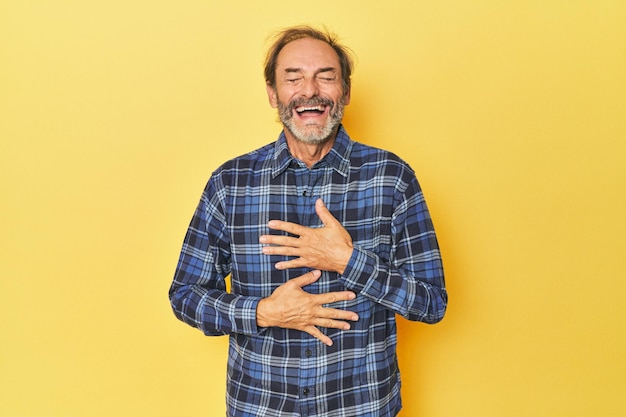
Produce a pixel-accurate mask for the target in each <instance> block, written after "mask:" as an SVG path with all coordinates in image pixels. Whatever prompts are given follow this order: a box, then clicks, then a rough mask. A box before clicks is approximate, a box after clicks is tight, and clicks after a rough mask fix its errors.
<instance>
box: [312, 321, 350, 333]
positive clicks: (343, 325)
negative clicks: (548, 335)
mask: <svg viewBox="0 0 626 417" xmlns="http://www.w3.org/2000/svg"><path fill="white" fill-rule="evenodd" d="M313 324H314V325H315V326H317V327H325V328H327V329H339V330H350V323H347V322H345V321H339V320H332V319H322V318H319V319H315V320H314V321H313Z"/></svg>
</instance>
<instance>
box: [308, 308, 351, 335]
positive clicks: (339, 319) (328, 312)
mask: <svg viewBox="0 0 626 417" xmlns="http://www.w3.org/2000/svg"><path fill="white" fill-rule="evenodd" d="M319 319H323V320H330V321H332V322H333V323H335V324H339V323H345V321H344V320H348V321H358V320H359V315H358V314H356V313H354V312H352V311H346V310H339V309H336V308H324V310H323V312H322V313H320V314H319ZM318 325H320V326H322V325H321V324H318ZM323 326H324V327H335V326H327V325H323ZM337 328H338V329H341V328H342V327H337ZM346 330H347V329H346Z"/></svg>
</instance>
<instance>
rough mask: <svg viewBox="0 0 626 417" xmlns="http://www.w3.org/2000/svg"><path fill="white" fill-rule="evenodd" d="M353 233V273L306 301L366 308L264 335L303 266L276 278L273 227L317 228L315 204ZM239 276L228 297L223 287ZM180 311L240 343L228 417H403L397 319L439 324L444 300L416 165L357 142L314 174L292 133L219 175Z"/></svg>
mask: <svg viewBox="0 0 626 417" xmlns="http://www.w3.org/2000/svg"><path fill="white" fill-rule="evenodd" d="M317 198H322V200H323V201H324V203H326V206H327V207H328V209H329V210H330V212H331V213H332V214H333V215H334V216H335V217H336V218H337V219H338V220H339V221H340V222H341V224H342V225H343V226H344V227H345V228H346V229H347V230H348V232H349V233H350V235H351V236H352V239H353V242H354V247H355V250H354V251H353V255H352V258H351V259H350V262H349V264H348V267H347V268H346V270H345V271H344V275H341V276H340V275H338V274H336V273H330V272H323V274H322V277H321V278H320V279H319V280H318V282H316V283H314V284H311V285H309V286H307V287H305V288H304V289H305V290H306V291H308V292H310V293H323V292H329V291H342V290H345V289H349V290H352V291H354V292H355V293H356V294H357V297H356V299H355V300H351V301H344V302H338V303H335V304H334V305H333V307H336V308H341V309H345V310H350V311H354V312H356V313H358V315H359V321H358V322H355V323H352V328H351V329H350V330H348V331H342V330H338V329H322V331H324V332H325V333H326V334H327V335H328V336H329V337H330V338H331V339H332V340H333V342H334V344H333V346H331V347H328V346H326V345H324V344H322V343H321V342H319V341H318V340H317V339H315V338H313V337H312V336H310V335H309V334H307V333H304V332H300V331H295V330H288V329H281V328H258V327H257V325H256V306H257V303H258V302H259V300H261V299H262V298H263V297H267V296H269V295H270V294H271V293H272V291H273V290H274V289H276V288H277V287H278V286H279V285H281V284H283V283H284V282H286V281H287V280H289V279H291V278H295V277H297V276H299V275H302V274H304V273H305V272H308V270H307V269H291V270H283V271H279V270H277V269H275V268H274V267H273V265H274V263H276V262H278V261H280V260H283V257H281V256H269V255H263V254H262V253H261V247H262V246H261V244H260V243H259V236H260V235H262V234H269V233H283V232H280V231H273V230H270V229H269V228H268V227H267V223H268V221H269V220H271V219H278V220H286V221H290V222H295V223H298V224H301V225H305V226H310V227H320V226H321V221H320V220H319V218H318V217H317V215H316V213H315V207H314V206H315V200H316V199H317ZM228 274H231V291H230V293H228V292H226V284H225V279H226V277H227V275H228ZM170 300H171V303H172V307H173V309H174V312H175V314H176V316H177V317H178V318H179V319H180V320H182V321H183V322H185V323H187V324H189V325H191V326H194V327H197V328H198V329H200V330H202V331H203V332H204V333H205V334H206V335H224V334H228V335H230V348H229V359H228V378H227V395H226V397H227V398H226V399H227V409H228V415H229V416H254V417H257V416H328V417H332V416H360V417H363V416H372V417H374V416H394V415H396V414H397V413H398V411H399V410H400V408H401V400H400V376H399V371H398V365H397V359H396V341H397V339H396V322H395V314H396V313H397V314H399V315H402V316H404V317H406V318H408V319H410V320H418V321H422V322H426V323H435V322H437V321H439V320H441V318H442V317H443V315H444V313H445V309H446V304H447V294H446V291H445V285H444V278H443V269H442V264H441V257H440V253H439V248H438V245H437V240H436V237H435V232H434V230H433V225H432V222H431V219H430V215H429V213H428V210H427V208H426V204H425V202H424V198H423V195H422V192H421V190H420V187H419V184H418V182H417V180H416V178H415V174H414V172H413V171H412V170H411V168H410V167H409V166H408V165H407V164H406V163H404V162H403V161H402V160H400V159H399V158H398V157H396V156H395V155H393V154H391V153H388V152H385V151H382V150H379V149H375V148H372V147H368V146H365V145H362V144H359V143H357V142H353V141H352V140H350V138H349V137H348V135H347V134H346V132H345V131H344V129H343V127H342V128H341V129H340V131H339V134H338V137H337V139H336V141H335V144H334V147H333V149H332V150H331V152H330V153H329V154H328V155H327V156H326V157H325V158H324V159H323V160H322V161H320V162H318V163H317V164H316V165H315V166H314V167H312V168H311V169H308V168H307V167H306V166H305V165H304V164H302V163H301V162H300V161H298V160H296V159H294V158H293V157H292V156H291V154H290V153H289V150H288V148H287V142H286V140H285V137H284V134H281V135H280V137H279V139H278V140H277V141H276V142H275V143H273V144H270V145H267V146H265V147H263V148H261V149H258V150H256V151H253V152H251V153H249V154H247V155H244V156H241V157H239V158H235V159H233V160H231V161H229V162H227V163H225V164H224V165H222V166H221V167H220V168H219V169H218V170H217V171H215V172H214V173H213V175H212V177H211V179H210V180H209V182H208V184H207V187H206V189H205V190H204V193H203V194H202V198H201V201H200V203H199V205H198V208H197V210H196V212H195V214H194V216H193V219H192V221H191V224H190V226H189V230H188V232H187V235H186V237H185V240H184V243H183V247H182V251H181V255H180V260H179V263H178V267H177V270H176V274H175V277H174V281H173V283H172V286H171V289H170Z"/></svg>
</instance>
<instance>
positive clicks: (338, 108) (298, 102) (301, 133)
mask: <svg viewBox="0 0 626 417" xmlns="http://www.w3.org/2000/svg"><path fill="white" fill-rule="evenodd" d="M318 105H325V106H327V107H328V108H329V111H328V112H329V118H328V120H327V121H326V123H325V124H324V125H323V126H318V125H316V124H308V125H305V126H296V124H295V123H294V120H293V113H294V111H295V109H296V108H297V107H300V106H318ZM344 108H345V100H344V98H343V97H341V98H340V99H339V100H338V101H337V105H335V103H333V102H332V101H331V100H329V99H326V98H322V97H313V98H311V99H308V100H307V99H303V98H302V99H295V100H292V101H291V102H289V103H288V104H284V103H283V102H281V101H280V100H278V118H279V119H280V121H281V123H282V124H283V126H285V129H287V130H289V132H290V133H291V134H292V135H293V136H294V137H295V138H296V139H297V140H299V141H300V142H302V143H306V144H308V145H320V144H322V143H324V142H326V141H327V140H329V139H330V137H331V135H332V134H333V133H334V132H335V129H336V128H337V127H338V126H339V125H340V124H341V120H342V119H343V112H344Z"/></svg>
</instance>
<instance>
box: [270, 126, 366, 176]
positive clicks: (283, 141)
mask: <svg viewBox="0 0 626 417" xmlns="http://www.w3.org/2000/svg"><path fill="white" fill-rule="evenodd" d="M353 143H354V142H352V140H351V139H350V136H348V133H347V132H346V130H345V129H344V127H343V125H341V126H339V131H338V132H337V137H336V138H335V143H334V144H333V147H332V149H331V150H330V152H329V153H328V154H327V155H326V156H325V157H324V158H323V159H322V160H321V161H319V162H318V164H319V163H321V162H322V161H324V163H326V164H328V165H329V166H330V167H331V168H333V169H334V170H335V171H337V172H338V173H339V174H341V175H343V176H344V177H347V176H348V171H349V169H350V152H351V151H352V145H353ZM294 161H296V158H294V157H293V156H292V155H291V152H289V147H288V146H287V138H286V137H285V132H284V131H283V132H281V133H280V136H279V137H278V140H277V141H276V143H275V145H274V169H273V170H272V178H275V177H277V176H278V175H280V174H281V173H282V172H283V171H285V170H286V169H287V167H289V165H290V164H291V163H292V162H294Z"/></svg>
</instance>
